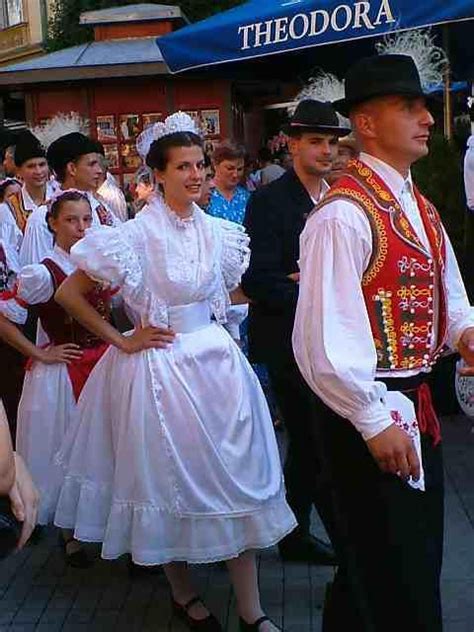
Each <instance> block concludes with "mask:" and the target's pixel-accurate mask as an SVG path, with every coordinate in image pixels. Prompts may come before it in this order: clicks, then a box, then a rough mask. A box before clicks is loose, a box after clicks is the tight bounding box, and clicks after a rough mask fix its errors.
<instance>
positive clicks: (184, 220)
mask: <svg viewBox="0 0 474 632" xmlns="http://www.w3.org/2000/svg"><path fill="white" fill-rule="evenodd" d="M160 202H161V204H162V205H163V208H164V209H165V211H166V215H167V216H168V218H169V219H170V221H171V223H172V225H173V226H175V227H176V228H178V229H179V230H186V229H187V228H190V227H191V226H193V225H194V223H195V221H196V209H195V207H194V205H193V209H192V212H191V215H189V217H180V216H179V215H178V214H177V213H175V212H174V211H173V210H172V209H171V208H170V207H169V206H168V204H166V202H165V201H164V199H163V198H162V199H161V200H160Z"/></svg>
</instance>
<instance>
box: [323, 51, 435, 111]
mask: <svg viewBox="0 0 474 632" xmlns="http://www.w3.org/2000/svg"><path fill="white" fill-rule="evenodd" d="M392 94H393V95H403V96H407V97H423V96H426V95H425V93H424V92H423V88H422V85H421V81H420V75H419V73H418V69H417V67H416V64H415V62H414V61H413V58H412V57H410V56H409V55H378V56H374V57H366V58H364V59H361V60H359V61H358V62H356V63H355V64H354V65H353V66H351V68H349V71H348V73H347V75H346V80H345V98H344V99H340V100H339V101H335V102H334V103H333V105H334V107H335V109H336V110H337V111H338V112H339V113H340V114H342V115H343V116H348V115H349V113H350V111H351V109H352V108H353V107H354V106H356V105H359V104H360V103H364V102H365V101H370V99H375V98H376V97H384V96H388V95H392Z"/></svg>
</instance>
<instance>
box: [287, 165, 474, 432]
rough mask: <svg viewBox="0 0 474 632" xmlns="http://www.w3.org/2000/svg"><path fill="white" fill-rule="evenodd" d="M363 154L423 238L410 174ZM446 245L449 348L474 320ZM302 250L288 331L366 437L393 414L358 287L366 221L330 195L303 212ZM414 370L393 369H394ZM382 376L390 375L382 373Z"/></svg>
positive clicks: (321, 390) (327, 397)
mask: <svg viewBox="0 0 474 632" xmlns="http://www.w3.org/2000/svg"><path fill="white" fill-rule="evenodd" d="M361 160H362V161H363V162H365V163H366V164H367V165H368V166H370V167H371V168H372V169H373V170H374V171H375V172H376V173H377V174H378V175H379V176H380V177H381V178H382V179H383V180H384V181H385V182H386V183H387V185H388V186H389V187H390V189H391V190H392V192H393V193H394V195H395V196H396V197H397V199H398V200H399V202H400V204H401V205H402V207H403V209H404V210H405V212H406V213H407V215H408V217H409V219H410V221H411V222H412V225H413V227H414V229H415V230H416V231H417V233H418V232H419V237H420V239H421V240H422V241H425V240H426V236H425V235H424V230H423V232H421V230H420V226H422V223H421V217H420V216H419V211H418V208H417V206H416V205H415V204H407V200H406V193H407V191H408V192H410V191H412V188H411V178H408V179H404V178H403V177H402V176H401V175H400V174H399V173H398V172H397V171H395V170H394V169H393V168H392V167H390V166H389V165H387V164H385V163H383V162H382V161H380V160H377V159H376V158H374V157H372V156H369V155H367V154H362V155H361ZM407 183H408V186H407ZM414 214H418V217H416V216H414ZM446 245H447V263H446V289H447V312H448V314H447V315H448V342H449V345H450V346H451V347H452V348H453V349H454V348H455V347H456V344H457V342H458V340H459V337H460V336H461V334H462V332H463V331H464V330H465V329H466V328H467V327H472V326H474V308H472V307H471V306H470V305H469V302H468V298H467V294H466V291H465V288H464V284H463V281H462V278H461V274H460V272H459V267H458V264H457V262H456V258H455V255H454V252H453V248H452V246H451V243H450V241H449V239H448V237H447V235H446ZM300 253H301V255H300V272H301V275H300V288H299V299H298V306H297V310H296V317H295V326H294V331H293V349H294V353H295V357H296V360H297V363H298V366H299V368H300V370H301V372H302V374H303V376H304V378H305V380H306V381H307V383H308V384H309V386H310V387H311V388H312V389H313V391H314V392H315V393H316V394H317V395H318V396H319V397H321V399H322V400H323V401H324V402H325V403H326V404H327V405H328V406H329V407H330V408H332V409H333V410H334V411H335V412H336V413H337V414H339V415H341V416H342V417H345V418H347V419H349V420H350V421H351V422H352V423H353V424H354V426H355V427H356V428H357V429H358V430H359V431H360V432H361V434H362V436H363V437H364V439H366V440H367V439H370V438H371V437H374V436H375V435H377V434H379V433H380V432H382V431H383V430H384V429H385V428H387V427H388V426H390V425H391V424H392V423H393V421H392V418H391V416H390V413H389V410H388V408H387V406H386V404H385V402H384V397H385V395H386V392H387V389H386V386H385V385H384V384H383V383H382V382H379V381H377V379H376V378H377V373H376V367H377V356H376V351H375V346H374V342H373V337H372V333H371V327H370V322H369V317H368V314H367V309H366V305H365V301H364V296H363V293H362V287H361V280H362V276H363V274H364V271H365V270H366V269H367V266H368V263H369V260H370V257H371V253H372V232H371V228H370V224H369V221H368V219H367V218H366V217H365V215H364V214H363V213H361V211H360V209H359V208H358V207H357V206H356V205H355V204H352V203H351V202H349V201H341V200H335V201H334V202H331V203H329V204H328V205H326V206H325V207H324V208H323V209H321V211H318V212H317V213H314V214H313V215H312V216H311V217H310V218H309V220H308V222H307V223H306V226H305V228H304V230H303V232H302V234H301V240H300ZM435 311H436V310H435ZM419 372H420V370H418V369H417V370H410V371H404V372H403V373H401V372H397V373H396V376H397V377H409V376H412V375H416V374H417V373H419ZM384 376H385V377H393V376H394V375H393V374H390V372H384Z"/></svg>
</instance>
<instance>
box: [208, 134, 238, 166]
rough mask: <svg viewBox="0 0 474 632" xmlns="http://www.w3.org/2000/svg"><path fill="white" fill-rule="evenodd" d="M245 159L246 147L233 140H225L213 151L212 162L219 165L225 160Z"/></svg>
mask: <svg viewBox="0 0 474 632" xmlns="http://www.w3.org/2000/svg"><path fill="white" fill-rule="evenodd" d="M243 159H245V148H244V147H242V145H238V144H237V143H234V141H232V140H223V141H222V143H219V144H218V145H217V147H216V148H215V149H214V151H213V152H212V162H213V163H214V164H215V165H219V164H220V163H221V162H223V161H224V160H243Z"/></svg>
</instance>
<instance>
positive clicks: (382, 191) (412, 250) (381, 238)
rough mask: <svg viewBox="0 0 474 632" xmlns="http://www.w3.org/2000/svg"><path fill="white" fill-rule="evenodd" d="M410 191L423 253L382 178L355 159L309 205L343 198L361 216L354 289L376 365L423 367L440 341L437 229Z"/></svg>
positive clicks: (440, 239) (425, 204) (429, 210)
mask: <svg viewBox="0 0 474 632" xmlns="http://www.w3.org/2000/svg"><path fill="white" fill-rule="evenodd" d="M415 197H416V200H417V203H418V208H419V211H420V214H421V218H422V220H423V225H424V228H425V231H426V234H427V237H428V240H429V243H430V247H431V252H428V251H427V250H426V248H425V246H424V245H423V244H422V243H421V241H420V239H419V238H418V236H417V234H416V232H415V231H414V230H413V227H412V226H411V224H410V222H409V220H408V218H407V216H406V214H405V213H404V211H403V209H402V207H401V206H400V204H399V203H398V201H397V199H396V198H395V196H394V195H393V193H392V192H391V191H390V189H389V188H388V187H387V186H386V185H385V183H384V182H383V180H382V179H381V178H379V176H378V175H377V174H376V173H374V171H372V169H370V168H369V167H368V166H367V165H365V164H364V163H363V162H360V161H358V160H354V161H351V162H350V163H349V166H348V169H347V171H346V173H345V174H344V175H343V176H342V177H341V178H340V179H339V180H338V181H337V182H336V183H335V184H334V186H333V187H332V188H331V189H330V191H329V192H328V193H327V195H326V197H325V198H324V199H323V200H322V202H321V203H320V204H319V205H318V207H317V209H318V210H319V209H321V208H322V207H324V206H325V205H326V204H328V203H330V202H332V201H333V200H338V199H340V200H345V201H349V202H351V203H353V204H355V205H356V206H357V207H358V208H359V209H360V210H361V211H362V212H363V213H364V214H365V216H366V217H367V219H368V220H369V223H370V226H371V229H372V255H371V259H370V261H369V264H368V267H367V269H366V270H365V272H364V275H363V278H362V290H363V294H364V299H365V304H366V307H367V312H368V315H369V320H370V325H371V329H372V335H373V338H374V343H375V347H376V351H377V371H380V372H383V371H391V372H396V371H405V370H407V369H420V368H423V367H427V366H430V365H432V364H434V363H435V362H436V360H437V358H438V357H439V355H440V353H441V350H442V348H443V346H444V344H445V340H446V329H447V324H446V320H447V319H446V292H445V287H444V271H445V265H446V244H445V240H444V233H443V229H442V225H441V220H440V218H439V215H438V213H437V211H436V209H435V207H434V206H433V205H432V204H431V203H430V202H429V201H428V200H426V199H425V198H424V197H423V196H422V195H421V194H420V193H419V192H418V190H416V189H415ZM348 300H350V297H348ZM435 310H436V312H437V313H435ZM434 336H436V339H434Z"/></svg>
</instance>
